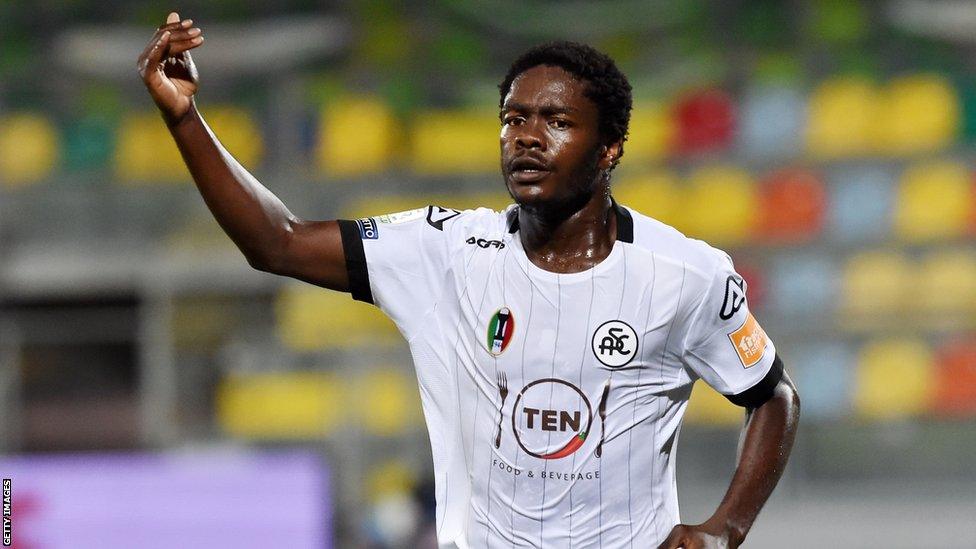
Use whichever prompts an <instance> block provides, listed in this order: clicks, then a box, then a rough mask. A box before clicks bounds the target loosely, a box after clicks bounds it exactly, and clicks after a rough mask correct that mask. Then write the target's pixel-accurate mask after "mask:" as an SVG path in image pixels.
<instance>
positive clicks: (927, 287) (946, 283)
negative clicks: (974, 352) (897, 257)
mask: <svg viewBox="0 0 976 549" xmlns="http://www.w3.org/2000/svg"><path fill="white" fill-rule="evenodd" d="M915 286H916V287H917V288H918V289H919V290H921V291H919V292H916V294H915V296H914V298H913V300H912V301H913V302H915V303H917V306H918V308H919V309H920V312H921V313H923V315H924V316H925V318H926V320H927V324H933V323H934V324H936V325H938V326H944V327H946V328H952V327H954V326H957V325H958V324H960V323H961V322H967V323H968V324H970V325H972V322H971V321H970V319H971V318H973V316H972V315H973V313H976V255H974V254H973V252H972V251H969V250H944V251H935V252H931V253H929V254H928V255H927V256H926V257H925V258H924V259H923V260H922V262H921V264H920V266H919V269H918V274H917V275H916V282H915Z"/></svg>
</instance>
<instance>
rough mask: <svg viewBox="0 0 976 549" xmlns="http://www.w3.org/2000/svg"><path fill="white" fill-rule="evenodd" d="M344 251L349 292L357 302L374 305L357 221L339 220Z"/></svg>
mask: <svg viewBox="0 0 976 549" xmlns="http://www.w3.org/2000/svg"><path fill="white" fill-rule="evenodd" d="M339 234H340V235H342V250H343V253H345V254H346V272H347V273H348V274H349V291H350V292H351V293H352V298H353V299H355V300H357V301H364V302H366V303H373V291H372V290H371V289H370V287H369V270H368V269H367V268H366V252H365V250H363V239H362V237H361V236H359V227H358V226H357V225H356V222H355V221H349V220H347V219H340V220H339Z"/></svg>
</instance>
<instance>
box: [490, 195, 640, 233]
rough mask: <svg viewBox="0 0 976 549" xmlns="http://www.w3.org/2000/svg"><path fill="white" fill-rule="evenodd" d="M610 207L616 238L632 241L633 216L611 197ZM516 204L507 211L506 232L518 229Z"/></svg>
mask: <svg viewBox="0 0 976 549" xmlns="http://www.w3.org/2000/svg"><path fill="white" fill-rule="evenodd" d="M610 202H611V208H613V211H614V213H615V214H616V215H617V240H619V241H621V242H626V243H628V244H633V243H634V218H633V217H632V216H631V215H630V212H629V211H628V210H627V208H624V207H623V206H621V205H620V204H617V201H616V200H614V199H613V198H610ZM518 212H519V209H518V206H515V207H514V208H512V209H511V210H510V211H509V212H508V233H509V234H513V233H515V232H517V231H518V230H519V220H518V219H519V217H518Z"/></svg>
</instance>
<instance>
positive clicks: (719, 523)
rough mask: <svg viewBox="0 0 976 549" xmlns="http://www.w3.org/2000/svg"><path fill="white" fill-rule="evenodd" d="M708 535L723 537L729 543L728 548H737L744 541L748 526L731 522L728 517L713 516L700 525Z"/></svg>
mask: <svg viewBox="0 0 976 549" xmlns="http://www.w3.org/2000/svg"><path fill="white" fill-rule="evenodd" d="M702 526H704V527H705V528H706V529H707V530H708V531H709V532H710V533H713V534H715V535H718V536H722V537H724V538H725V539H726V540H728V542H729V547H738V546H739V545H741V544H742V542H743V541H745V539H746V534H748V533H749V526H748V525H744V524H742V523H740V522H739V521H735V520H732V519H730V518H728V517H724V516H720V515H713V516H712V517H711V518H710V519H708V520H707V521H705V523H704V524H703V525H702Z"/></svg>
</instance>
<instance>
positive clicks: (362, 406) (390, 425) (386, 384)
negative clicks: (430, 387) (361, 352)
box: [352, 368, 423, 437]
mask: <svg viewBox="0 0 976 549" xmlns="http://www.w3.org/2000/svg"><path fill="white" fill-rule="evenodd" d="M352 394H353V402H356V403H358V408H359V414H360V415H361V417H360V418H359V419H360V421H361V424H362V426H363V427H364V428H365V430H366V432H367V433H369V434H371V435H376V436H381V437H388V436H394V435H400V434H403V433H406V432H410V431H413V430H417V429H422V428H423V414H422V412H421V410H420V395H419V393H418V392H417V380H416V378H415V377H414V376H413V375H412V374H410V375H408V374H407V373H405V372H404V371H401V370H400V369H396V368H379V369H374V370H370V371H369V372H367V373H366V374H364V375H363V376H361V377H359V378H358V379H357V380H356V382H355V384H354V390H353V393H352Z"/></svg>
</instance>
